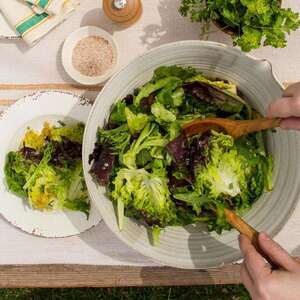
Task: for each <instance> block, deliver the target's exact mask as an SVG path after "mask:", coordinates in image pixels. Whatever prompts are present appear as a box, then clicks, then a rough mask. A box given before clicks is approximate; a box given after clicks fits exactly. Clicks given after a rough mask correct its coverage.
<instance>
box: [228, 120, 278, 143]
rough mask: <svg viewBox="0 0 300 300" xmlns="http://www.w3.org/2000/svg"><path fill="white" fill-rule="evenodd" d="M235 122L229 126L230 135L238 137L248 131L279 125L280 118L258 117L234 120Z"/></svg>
mask: <svg viewBox="0 0 300 300" xmlns="http://www.w3.org/2000/svg"><path fill="white" fill-rule="evenodd" d="M235 122H236V124H235V126H234V127H232V128H231V132H230V133H231V135H232V136H233V137H235V138H238V137H240V136H242V135H246V134H248V133H252V132H257V131H262V130H266V129H272V128H276V127H279V126H280V122H281V119H278V118H276V119H269V118H259V119H254V120H241V121H235Z"/></svg>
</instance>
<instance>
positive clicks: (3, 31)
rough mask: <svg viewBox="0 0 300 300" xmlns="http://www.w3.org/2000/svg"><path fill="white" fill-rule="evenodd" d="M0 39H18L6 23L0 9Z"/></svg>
mask: <svg viewBox="0 0 300 300" xmlns="http://www.w3.org/2000/svg"><path fill="white" fill-rule="evenodd" d="M0 39H10V40H13V39H20V36H19V35H18V34H17V33H16V32H15V31H14V30H13V29H12V28H11V27H10V26H9V25H8V24H7V21H6V20H5V18H4V16H3V14H2V13H1V11H0Z"/></svg>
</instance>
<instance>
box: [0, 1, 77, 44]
mask: <svg viewBox="0 0 300 300" xmlns="http://www.w3.org/2000/svg"><path fill="white" fill-rule="evenodd" d="M77 5H79V0H0V10H1V11H2V13H3V15H4V16H5V18H6V20H7V22H8V23H9V24H10V25H11V27H12V28H14V29H15V31H16V32H17V33H19V34H20V36H21V37H22V38H23V40H24V41H25V42H26V43H27V44H28V45H29V46H33V45H34V44H36V43H37V42H38V41H39V40H40V39H41V38H42V37H43V36H44V35H46V34H47V33H48V32H49V31H50V30H52V29H53V28H54V27H56V26H57V25H58V24H60V23H61V22H63V21H64V20H65V19H66V18H67V17H68V16H69V14H70V13H71V12H73V11H74V9H75V8H76V6H77Z"/></svg>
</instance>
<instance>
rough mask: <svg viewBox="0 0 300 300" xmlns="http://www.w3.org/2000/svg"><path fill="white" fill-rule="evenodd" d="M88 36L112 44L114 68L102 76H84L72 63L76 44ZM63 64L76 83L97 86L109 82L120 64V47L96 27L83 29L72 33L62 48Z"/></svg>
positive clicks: (108, 35) (106, 33)
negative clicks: (100, 38)
mask: <svg viewBox="0 0 300 300" xmlns="http://www.w3.org/2000/svg"><path fill="white" fill-rule="evenodd" d="M88 36H99V37H102V38H104V39H105V40H107V41H108V42H109V43H110V44H111V46H112V49H113V57H114V61H113V63H112V66H111V68H110V69H108V70H107V71H106V72H105V73H104V74H103V75H101V76H86V75H83V74H81V73H80V72H79V71H77V70H76V69H75V68H74V66H73V63H72V56H73V50H74V48H75V46H76V44H77V43H78V42H79V41H80V40H82V39H83V38H85V37H88ZM62 64H63V66H64V68H65V70H66V72H67V73H68V74H69V76H70V77H71V78H73V79H74V80H75V81H77V82H79V83H81V84H84V85H97V84H100V83H102V82H104V81H105V80H107V79H108V78H109V77H111V76H112V74H113V73H114V71H115V69H116V67H117V64H118V47H117V44H116V42H115V40H114V38H113V37H112V35H110V34H109V33H108V32H106V31H104V30H103V29H101V28H99V27H96V26H86V27H81V28H79V29H78V30H76V31H74V32H72V33H71V34H70V35H69V36H68V37H67V39H66V40H65V42H64V45H63V48H62Z"/></svg>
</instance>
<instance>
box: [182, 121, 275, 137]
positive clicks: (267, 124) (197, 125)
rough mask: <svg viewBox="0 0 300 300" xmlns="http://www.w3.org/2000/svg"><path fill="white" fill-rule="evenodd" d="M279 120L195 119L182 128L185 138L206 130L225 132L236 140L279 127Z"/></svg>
mask: <svg viewBox="0 0 300 300" xmlns="http://www.w3.org/2000/svg"><path fill="white" fill-rule="evenodd" d="M280 122H281V119H267V118H258V119H254V120H230V119H222V118H211V119H197V120H194V121H192V122H190V123H188V124H186V125H184V126H183V131H184V132H185V134H186V135H187V136H193V135H196V134H199V133H204V132H206V131H208V130H211V129H212V130H215V131H221V132H225V133H227V134H229V135H231V136H232V137H233V138H234V139H237V138H239V137H241V136H243V135H246V134H248V133H251V132H257V131H261V130H266V129H272V128H276V127H279V126H280Z"/></svg>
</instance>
